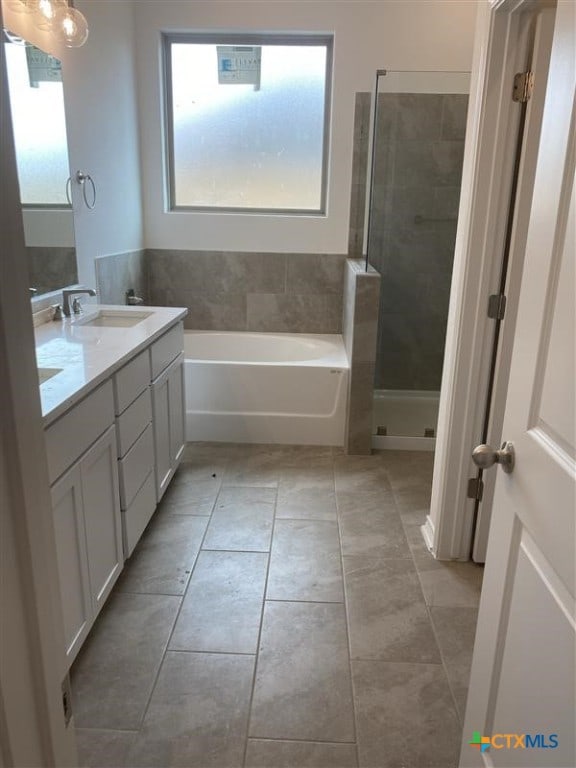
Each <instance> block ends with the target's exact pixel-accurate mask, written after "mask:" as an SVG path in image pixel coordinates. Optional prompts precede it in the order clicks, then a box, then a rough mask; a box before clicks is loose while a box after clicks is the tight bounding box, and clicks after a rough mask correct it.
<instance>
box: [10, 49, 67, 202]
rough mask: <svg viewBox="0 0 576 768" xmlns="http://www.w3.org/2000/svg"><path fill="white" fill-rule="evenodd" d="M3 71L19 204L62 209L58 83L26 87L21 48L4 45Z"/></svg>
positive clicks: (63, 147)
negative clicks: (5, 81)
mask: <svg viewBox="0 0 576 768" xmlns="http://www.w3.org/2000/svg"><path fill="white" fill-rule="evenodd" d="M4 48H5V51H6V66H7V70H8V87H9V90H10V106H11V111H12V125H13V127H14V143H15V146H16V163H17V166H18V180H19V182H20V200H21V202H22V203H23V204H24V205H34V204H35V205H63V206H68V202H67V200H66V180H67V179H68V176H69V175H70V170H69V164H68V146H67V141H66V121H65V116H64V92H63V89H62V82H40V83H38V85H37V87H32V86H31V85H30V80H29V77H28V66H27V63H26V49H25V47H24V46H23V45H14V44H12V43H6V44H5V45H4Z"/></svg>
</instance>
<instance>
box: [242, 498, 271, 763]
mask: <svg viewBox="0 0 576 768" xmlns="http://www.w3.org/2000/svg"><path fill="white" fill-rule="evenodd" d="M277 503H278V489H276V494H275V499H274V511H273V514H272V532H271V534H270V549H269V551H268V562H267V564H266V578H265V579H264V590H263V592H262V608H261V610H260V626H259V628H258V640H257V642H256V656H255V659H254V671H253V672H252V687H251V689H250V699H249V701H248V717H247V718H246V736H245V738H244V754H243V756H242V765H243V766H245V765H246V757H247V755H248V742H249V740H250V727H251V725H252V706H253V703H254V691H255V689H256V674H257V670H258V661H259V658H260V643H261V640H262V628H263V626H264V610H265V608H266V592H267V590H268V577H269V575H270V562H271V559H272V542H273V539H274V528H275V525H276V505H277Z"/></svg>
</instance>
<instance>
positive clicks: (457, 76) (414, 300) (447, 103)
mask: <svg viewBox="0 0 576 768" xmlns="http://www.w3.org/2000/svg"><path fill="white" fill-rule="evenodd" d="M377 84H378V98H377V102H376V104H377V106H376V114H375V119H374V123H373V124H374V134H373V136H374V138H373V142H372V147H373V156H372V158H371V166H372V180H371V185H370V193H369V205H370V209H369V229H368V236H367V252H368V261H369V263H370V264H371V265H372V266H373V267H374V268H375V269H376V270H378V272H380V274H381V275H382V281H381V294H380V317H379V326H378V344H377V357H376V371H375V381H374V390H375V397H374V424H373V431H374V433H375V436H376V440H375V445H376V447H402V443H401V442H400V443H398V442H397V438H401V439H405V438H410V439H411V442H410V443H406V446H409V447H412V448H416V447H418V448H426V447H431V448H432V447H433V441H432V440H430V438H433V437H434V436H435V433H436V422H437V413H438V400H439V391H440V383H441V377H442V363H443V356H444V342H445V336H446V322H447V318H448V304H449V296H450V283H451V277H452V263H453V259H454V246H455V239H456V226H457V218H458V205H459V198H460V183H461V176H462V159H463V154H464V138H465V131H466V113H467V107H468V95H467V90H468V76H467V74H465V73H434V72H430V73H418V72H410V73H408V72H403V73H401V72H388V73H386V74H385V75H384V74H383V75H382V76H380V77H378V79H377ZM366 96H368V94H366V95H365V97H366ZM365 97H364V99H365ZM368 98H369V96H368ZM364 114H366V107H365V106H364ZM373 117H374V115H373ZM379 438H392V441H390V440H389V439H388V440H379ZM414 439H416V440H417V441H418V443H417V444H415V443H414ZM388 443H389V444H388Z"/></svg>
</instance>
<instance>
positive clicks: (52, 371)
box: [38, 368, 64, 384]
mask: <svg viewBox="0 0 576 768" xmlns="http://www.w3.org/2000/svg"><path fill="white" fill-rule="evenodd" d="M63 370H64V369H63V368H38V380H39V382H40V384H44V382H45V381H48V379H51V378H52V376H56V374H57V373H60V372H61V371H63Z"/></svg>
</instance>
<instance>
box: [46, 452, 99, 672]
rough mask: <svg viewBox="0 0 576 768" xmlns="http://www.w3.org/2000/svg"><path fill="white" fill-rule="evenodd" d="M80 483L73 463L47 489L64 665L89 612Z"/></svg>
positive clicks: (75, 647)
mask: <svg viewBox="0 0 576 768" xmlns="http://www.w3.org/2000/svg"><path fill="white" fill-rule="evenodd" d="M81 484H82V480H81V473H80V466H79V464H76V465H74V466H73V467H72V468H71V469H70V470H68V472H66V473H65V474H64V475H63V476H62V477H61V478H60V480H59V481H58V482H57V483H55V484H54V485H53V486H52V490H51V495H52V519H53V522H54V534H55V537H56V553H57V558H58V576H59V580H60V594H61V596H62V609H63V614H64V638H65V642H66V659H67V661H68V666H69V665H70V664H72V662H73V661H74V658H75V657H76V654H77V653H78V651H79V650H80V647H81V645H82V643H83V642H84V638H85V637H86V635H87V634H88V630H89V629H90V627H91V625H92V615H93V614H92V600H91V597H90V582H89V575H88V553H87V548H86V530H85V528H84V512H83V504H82V488H81Z"/></svg>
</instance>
